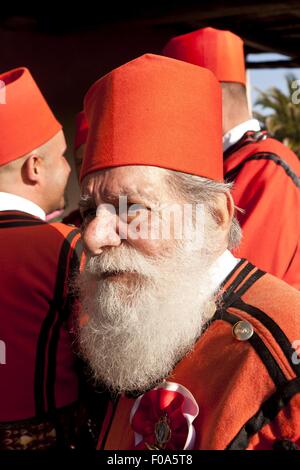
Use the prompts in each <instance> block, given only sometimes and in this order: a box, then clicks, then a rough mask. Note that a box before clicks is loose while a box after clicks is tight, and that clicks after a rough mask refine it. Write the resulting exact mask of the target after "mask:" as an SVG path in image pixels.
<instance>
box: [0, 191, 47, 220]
mask: <svg viewBox="0 0 300 470" xmlns="http://www.w3.org/2000/svg"><path fill="white" fill-rule="evenodd" d="M0 211H21V212H26V213H27V214H31V215H34V216H35V217H38V218H39V219H42V220H45V219H46V214H45V212H44V211H43V209H42V208H41V207H40V206H38V205H37V204H35V203H34V202H32V201H29V200H28V199H25V198H24V197H20V196H17V195H16V194H11V193H4V192H0Z"/></svg>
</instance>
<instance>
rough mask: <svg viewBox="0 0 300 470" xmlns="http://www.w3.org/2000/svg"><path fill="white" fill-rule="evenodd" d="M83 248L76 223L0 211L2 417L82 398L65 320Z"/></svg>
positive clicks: (44, 409)
mask: <svg viewBox="0 0 300 470" xmlns="http://www.w3.org/2000/svg"><path fill="white" fill-rule="evenodd" d="M81 252H82V246H81V242H80V235H79V231H78V230H77V229H73V228H70V227H67V226H66V225H63V224H61V223H52V224H48V223H46V222H44V221H42V220H41V219H39V218H37V217H34V216H32V215H29V214H27V213H24V212H18V211H4V212H0V266H1V269H0V298H1V302H0V339H1V341H3V342H4V344H5V346H6V364H1V365H0V383H1V386H0V422H8V421H19V420H22V419H28V418H32V417H42V416H43V415H44V414H45V413H51V412H52V411H54V410H55V409H57V408H61V407H64V406H66V405H69V404H71V403H73V402H75V401H76V400H77V398H78V379H77V373H76V370H75V360H74V355H73V353H72V348H71V338H70V335H69V333H68V328H67V326H66V323H67V321H68V318H69V315H70V311H71V304H72V298H71V297H70V296H69V295H67V288H68V282H69V280H70V278H71V274H73V273H75V272H76V271H77V270H78V268H79V263H80V258H81Z"/></svg>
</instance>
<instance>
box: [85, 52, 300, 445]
mask: <svg viewBox="0 0 300 470" xmlns="http://www.w3.org/2000/svg"><path fill="white" fill-rule="evenodd" d="M196 90H197V92H196ZM199 90H200V93H199ZM84 108H85V113H86V116H87V119H88V125H89V135H88V140H87V147H86V152H85V156H84V162H83V167H82V171H81V182H82V197H81V203H80V205H81V210H82V215H83V218H84V226H83V240H84V243H85V247H86V252H87V263H86V266H85V270H84V272H82V274H81V275H80V276H79V278H78V288H79V294H80V299H81V306H82V310H83V311H82V315H84V318H85V321H84V322H83V321H81V322H80V323H81V325H80V327H79V328H78V337H79V344H80V348H81V352H82V355H83V357H84V358H85V359H86V360H87V361H88V362H89V364H90V368H91V371H92V374H93V376H94V379H95V381H96V382H98V383H100V384H102V386H104V387H105V388H106V389H107V390H108V391H109V392H110V394H111V401H110V403H109V406H108V409H107V414H106V417H105V419H104V422H103V424H102V429H101V433H100V436H99V443H98V448H99V449H108V450H120V449H127V450H128V449H158V450H160V449H169V450H181V449H274V448H282V449H290V448H297V446H298V445H299V444H300V379H299V375H300V367H299V362H300V361H299V359H298V356H297V351H295V348H296V346H297V344H298V343H297V340H298V339H299V338H300V316H299V307H300V294H299V293H298V292H297V291H296V290H295V289H293V288H292V287H290V286H288V285H287V284H285V283H284V282H282V281H280V280H278V279H276V278H274V277H273V276H271V275H269V274H266V273H264V272H263V271H260V270H259V269H257V268H256V267H255V266H253V265H252V264H251V263H249V262H247V261H246V260H244V259H242V260H239V259H236V258H234V257H233V255H232V254H231V253H230V251H229V249H230V248H232V247H233V246H235V245H236V244H238V243H239V239H240V230H239V226H238V224H237V222H236V219H235V217H234V212H235V208H234V204H233V200H232V197H231V194H230V186H229V185H228V184H226V183H224V181H223V174H222V148H221V141H222V129H221V92H220V88H219V85H218V83H217V80H216V79H215V77H214V76H213V74H212V73H211V72H210V71H208V70H206V69H202V68H200V67H196V66H194V65H191V64H187V63H184V62H181V61H177V60H174V59H169V58H165V57H160V56H156V55H151V54H146V55H144V56H142V57H140V58H138V59H135V60H133V61H131V62H129V63H127V64H125V65H123V66H121V67H119V68H117V69H115V70H113V71H112V72H111V73H109V74H108V75H106V76H104V77H103V78H101V79H100V80H98V81H97V82H96V83H95V84H94V85H93V86H92V87H91V89H90V90H89V91H88V93H87V95H86V97H85V102H84ZM186 208H189V209H191V208H192V210H190V211H185V209H186ZM170 213H171V214H170ZM186 214H187V215H189V217H188V216H186ZM266 223H267V221H266ZM178 226H180V227H181V228H183V230H178ZM166 234H167V235H168V236H166Z"/></svg>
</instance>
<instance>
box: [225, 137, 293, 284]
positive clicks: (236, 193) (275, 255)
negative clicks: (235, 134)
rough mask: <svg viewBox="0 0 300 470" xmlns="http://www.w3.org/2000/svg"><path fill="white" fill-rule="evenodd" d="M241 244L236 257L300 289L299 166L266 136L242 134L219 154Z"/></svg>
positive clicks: (282, 148)
mask: <svg viewBox="0 0 300 470" xmlns="http://www.w3.org/2000/svg"><path fill="white" fill-rule="evenodd" d="M224 175H225V178H226V180H228V181H233V182H234V187H233V192H232V195H233V198H234V201H235V204H236V205H237V206H238V207H240V208H242V209H244V211H245V212H244V213H238V214H237V217H238V219H239V222H240V224H241V226H242V229H243V240H242V243H241V245H240V247H239V248H238V249H237V250H235V253H234V254H235V255H236V256H238V257H244V258H247V259H249V261H251V262H252V263H254V264H255V265H256V266H258V267H259V268H261V269H263V270H264V271H267V272H269V273H271V274H273V275H274V276H277V277H279V278H281V279H283V280H284V281H286V282H288V283H289V284H291V285H292V286H294V287H296V288H297V289H300V180H299V177H300V161H299V159H298V158H297V156H296V155H295V154H294V153H293V152H292V151H291V150H290V149H289V148H288V147H286V146H285V145H283V144H282V143H280V142H278V141H277V140H275V139H272V138H269V137H267V135H266V133H262V132H261V133H255V132H252V131H250V132H247V133H246V134H245V135H244V137H243V138H242V139H241V141H239V142H238V143H237V144H236V145H234V146H233V147H231V148H229V149H228V150H227V151H226V152H225V154H224Z"/></svg>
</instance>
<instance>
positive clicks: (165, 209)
mask: <svg viewBox="0 0 300 470" xmlns="http://www.w3.org/2000/svg"><path fill="white" fill-rule="evenodd" d="M120 197H122V198H124V197H126V201H124V202H126V204H124V206H122V205H120ZM183 204H184V201H183V199H182V198H180V197H179V195H178V194H177V195H175V194H174V192H173V193H172V191H171V190H170V188H169V185H168V183H167V181H166V172H165V170H162V169H160V168H155V167H142V166H126V167H125V166H124V167H117V168H112V169H108V170H105V171H101V172H98V173H95V174H92V175H91V176H88V177H86V178H85V180H84V182H83V188H82V198H81V203H80V205H81V211H82V215H83V218H84V224H83V240H84V243H85V247H86V251H87V263H86V266H85V270H84V272H83V273H82V274H81V275H80V277H79V278H78V287H79V291H80V297H81V305H82V307H83V310H84V312H85V313H86V314H87V317H88V321H87V322H86V324H85V325H84V326H82V327H81V328H80V330H79V343H80V345H81V351H82V353H83V355H84V357H85V358H86V359H87V360H88V362H89V363H90V366H91V369H92V371H93V374H94V376H95V378H96V379H97V380H99V381H101V382H104V383H106V385H107V386H108V387H110V388H111V389H113V390H114V391H124V390H142V389H145V388H147V387H149V386H151V385H152V384H153V383H155V382H157V381H159V380H161V379H162V378H163V377H165V376H166V375H167V374H168V373H169V371H170V370H171V369H172V367H173V366H174V364H175V363H176V361H177V360H178V359H179V358H180V357H182V356H183V355H184V354H185V353H186V352H187V351H188V350H189V349H190V348H191V347H192V346H193V344H194V342H195V340H196V338H197V337H198V336H199V335H200V333H201V329H202V326H203V323H204V321H206V319H207V318H208V317H210V316H211V313H212V312H213V311H214V301H213V291H212V286H211V284H212V282H211V274H210V267H211V265H212V263H213V261H214V259H215V258H216V252H217V251H218V249H219V248H220V243H221V242H220V240H219V236H218V231H217V230H216V225H215V224H212V222H211V220H209V219H208V218H207V221H206V216H205V213H202V222H204V230H203V234H202V236H201V239H200V240H198V239H193V238H189V237H187V234H188V228H190V225H189V224H188V226H187V230H186V231H185V232H183V233H184V236H183V237H181V238H180V237H178V236H177V235H178V233H177V232H176V230H177V227H178V223H179V222H180V221H182V207H183ZM133 205H134V207H133ZM170 208H172V214H171V216H170V210H169V209H170ZM166 214H167V215H166ZM156 229H157V232H155V230H156ZM164 230H165V232H164ZM153 233H156V234H160V235H159V236H158V237H156V238H153V237H151V234H153ZM163 233H164V235H165V236H162V234H163ZM207 237H209V245H210V246H213V247H214V250H213V252H212V251H211V250H208V249H207V246H206V239H207ZM199 242H200V243H199Z"/></svg>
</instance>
